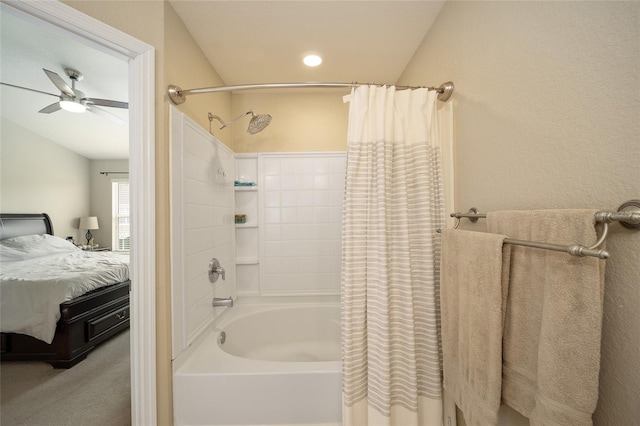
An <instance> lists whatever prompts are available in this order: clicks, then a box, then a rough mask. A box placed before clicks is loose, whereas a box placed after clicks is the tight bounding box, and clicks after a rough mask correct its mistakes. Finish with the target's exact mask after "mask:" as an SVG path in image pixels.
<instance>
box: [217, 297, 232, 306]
mask: <svg viewBox="0 0 640 426" xmlns="http://www.w3.org/2000/svg"><path fill="white" fill-rule="evenodd" d="M212 304H213V306H228V307H229V308H230V307H232V306H233V299H232V298H230V297H214V298H213V303H212Z"/></svg>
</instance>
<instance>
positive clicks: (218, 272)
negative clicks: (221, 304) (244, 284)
mask: <svg viewBox="0 0 640 426" xmlns="http://www.w3.org/2000/svg"><path fill="white" fill-rule="evenodd" d="M224 274H225V272H224V268H223V267H222V266H220V261H219V260H218V259H216V258H215V257H214V258H212V259H211V262H209V281H211V282H212V283H215V282H216V281H217V280H218V276H221V277H222V279H223V280H224V279H225V277H224Z"/></svg>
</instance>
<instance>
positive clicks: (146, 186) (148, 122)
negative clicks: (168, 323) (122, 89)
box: [2, 0, 157, 426]
mask: <svg viewBox="0 0 640 426" xmlns="http://www.w3.org/2000/svg"><path fill="white" fill-rule="evenodd" d="M2 6H3V8H4V7H7V8H9V9H13V10H14V11H18V12H22V14H23V15H26V16H27V17H31V18H35V19H36V20H40V21H44V22H46V23H48V24H51V25H53V26H54V27H56V28H58V29H60V30H61V31H63V32H65V33H67V34H69V35H70V36H72V37H75V38H77V39H80V40H82V41H84V42H86V43H88V44H90V45H92V46H94V47H95V48H96V49H99V50H102V51H104V52H106V53H109V54H111V55H113V56H116V57H119V58H121V59H123V60H125V61H127V62H128V64H129V185H130V191H131V212H130V213H131V262H130V277H131V281H132V283H133V285H132V286H131V302H130V303H131V421H132V425H134V426H137V425H140V426H142V425H152V424H157V409H156V408H157V407H156V404H157V402H156V305H155V303H156V297H155V296H156V295H155V282H156V280H155V275H156V271H155V268H156V257H155V103H154V102H155V87H154V86H155V62H154V61H155V54H154V48H153V46H150V45H148V44H146V43H144V42H142V41H140V40H137V39H135V38H133V37H131V36H129V35H127V34H125V33H123V32H122V31H120V30H117V29H115V28H113V27H111V26H109V25H107V24H105V23H103V22H100V21H98V20H96V19H94V18H92V17H90V16H88V15H85V14H84V13H82V12H80V11H78V10H76V9H74V8H72V7H70V6H67V5H65V4H63V3H60V2H58V1H38V2H35V1H29V0H11V1H6V0H2Z"/></svg>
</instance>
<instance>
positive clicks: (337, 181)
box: [259, 153, 346, 295]
mask: <svg viewBox="0 0 640 426" xmlns="http://www.w3.org/2000/svg"><path fill="white" fill-rule="evenodd" d="M259 158H260V160H261V161H260V162H259V164H260V167H259V169H260V182H261V187H262V197H261V201H262V202H261V214H262V216H261V219H262V220H261V226H260V228H261V237H262V238H261V270H262V273H261V282H260V293H261V294H262V295H271V294H274V295H275V294H277V295H293V294H338V293H339V292H340V266H341V219H342V198H343V193H344V180H345V170H346V153H308V154H261V155H260V157H259Z"/></svg>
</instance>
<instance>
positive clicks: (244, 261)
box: [236, 257, 260, 265]
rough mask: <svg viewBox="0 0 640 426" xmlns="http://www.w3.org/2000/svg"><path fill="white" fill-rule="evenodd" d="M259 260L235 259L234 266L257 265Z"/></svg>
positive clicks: (249, 258)
mask: <svg viewBox="0 0 640 426" xmlns="http://www.w3.org/2000/svg"><path fill="white" fill-rule="evenodd" d="M258 263H260V259H258V258H257V257H239V258H237V259H236V265H257V264H258Z"/></svg>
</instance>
